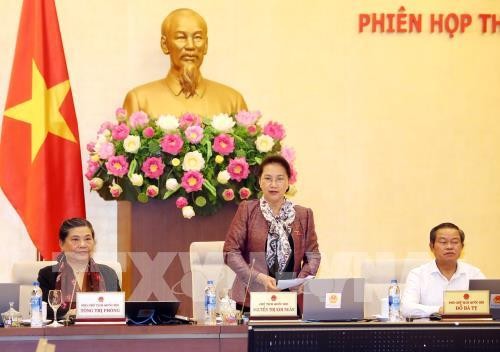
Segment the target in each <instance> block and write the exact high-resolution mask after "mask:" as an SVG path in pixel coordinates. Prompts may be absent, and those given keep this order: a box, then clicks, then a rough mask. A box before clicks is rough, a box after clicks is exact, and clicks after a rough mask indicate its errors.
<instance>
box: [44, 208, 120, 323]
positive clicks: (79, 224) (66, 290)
mask: <svg viewBox="0 0 500 352" xmlns="http://www.w3.org/2000/svg"><path fill="white" fill-rule="evenodd" d="M59 245H60V247H61V254H59V255H58V256H57V259H56V260H57V264H56V265H52V266H46V267H45V268H42V269H40V271H39V272H38V282H39V283H40V288H41V289H42V293H43V297H42V299H43V300H44V301H45V302H48V295H49V291H50V290H61V291H62V301H63V303H62V305H61V307H60V309H59V311H58V317H59V316H64V315H65V314H66V313H68V311H70V309H74V308H75V306H76V303H75V299H76V292H99V291H121V290H120V284H119V281H118V277H117V275H116V273H115V271H114V270H113V269H111V268H110V267H109V266H107V265H103V264H96V262H94V259H92V254H93V252H94V247H95V238H94V229H93V227H92V224H91V223H90V222H89V221H87V220H85V219H80V218H72V219H68V220H65V221H64V222H63V223H62V225H61V228H60V229H59ZM59 313H60V314H59ZM70 314H71V312H70ZM47 318H48V319H52V318H53V313H52V311H51V310H48V312H47Z"/></svg>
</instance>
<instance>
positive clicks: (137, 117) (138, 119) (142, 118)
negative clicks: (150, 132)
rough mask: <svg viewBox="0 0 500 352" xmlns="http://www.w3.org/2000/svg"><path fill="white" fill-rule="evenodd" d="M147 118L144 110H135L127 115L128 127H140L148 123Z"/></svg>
mask: <svg viewBox="0 0 500 352" xmlns="http://www.w3.org/2000/svg"><path fill="white" fill-rule="evenodd" d="M148 122H149V118H148V115H147V114H146V113H145V112H144V111H136V112H134V113H133V114H132V115H130V117H129V123H130V127H132V128H141V127H144V126H146V125H147V124H148Z"/></svg>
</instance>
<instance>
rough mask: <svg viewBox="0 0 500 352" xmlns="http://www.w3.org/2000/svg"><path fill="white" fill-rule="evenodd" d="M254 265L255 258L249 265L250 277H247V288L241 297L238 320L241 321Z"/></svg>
mask: <svg viewBox="0 0 500 352" xmlns="http://www.w3.org/2000/svg"><path fill="white" fill-rule="evenodd" d="M254 264H255V258H253V260H252V265H250V275H249V276H248V282H247V288H246V290H245V296H244V297H243V302H242V303H241V312H240V319H241V320H243V310H244V309H245V301H246V299H247V295H248V290H249V289H250V281H251V279H252V270H253V266H254Z"/></svg>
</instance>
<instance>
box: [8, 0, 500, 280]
mask: <svg viewBox="0 0 500 352" xmlns="http://www.w3.org/2000/svg"><path fill="white" fill-rule="evenodd" d="M56 4H57V7H58V12H59V20H60V24H61V31H62V36H63V40H64V45H65V49H66V57H67V62H68V67H69V71H70V78H71V83H72V88H73V95H74V98H75V104H76V111H77V115H78V119H79V126H80V137H81V140H82V141H88V140H90V139H91V138H93V137H94V135H95V132H96V130H97V128H98V126H99V124H100V122H102V121H103V120H105V119H107V118H111V117H112V114H113V111H114V109H115V107H116V106H118V105H120V104H121V102H122V99H123V97H124V94H125V92H126V91H127V90H128V89H130V88H132V87H133V86H135V85H138V84H140V83H142V82H145V81H149V80H152V79H155V78H157V77H161V76H163V75H164V74H165V73H166V71H167V68H168V61H167V59H166V58H165V57H164V56H162V54H161V51H160V48H159V35H158V32H159V27H160V23H161V21H162V19H163V17H164V16H165V15H166V14H167V13H168V12H169V11H171V10H172V9H174V8H177V7H192V8H193V9H195V10H197V11H199V12H200V13H201V14H202V15H203V16H204V17H205V19H206V20H207V22H208V26H209V38H210V42H209V53H208V56H207V58H206V61H205V63H204V67H203V71H204V74H205V76H206V77H209V78H212V79H215V80H218V81H221V82H224V83H226V84H229V85H231V86H233V87H235V88H237V89H238V90H239V91H241V92H242V93H243V95H244V96H245V98H246V100H247V103H248V105H249V106H250V108H252V109H260V110H261V111H262V112H263V113H264V116H265V118H266V119H276V120H278V121H281V122H283V123H285V125H286V127H287V139H286V142H287V143H288V144H290V145H292V146H294V147H295V148H296V150H297V153H298V170H299V182H298V188H299V193H298V195H297V196H296V198H295V199H296V201H297V202H298V203H300V204H303V205H306V206H309V207H311V208H313V210H314V212H315V217H316V226H317V231H318V234H319V240H320V246H321V251H322V252H323V254H324V257H325V260H324V261H323V265H322V267H321V275H322V276H325V277H326V276H351V275H357V274H358V273H359V269H358V266H359V263H360V261H361V260H363V259H366V258H368V259H376V258H387V257H389V258H407V257H422V256H424V257H425V256H428V251H427V242H428V240H427V238H428V231H429V229H430V228H431V227H432V226H434V225H436V224H437V223H439V222H443V221H452V222H455V223H457V224H459V225H460V226H462V227H463V228H464V230H465V232H466V236H467V237H466V250H465V253H464V259H465V260H467V261H468V262H470V263H473V264H475V265H477V266H479V267H480V268H481V269H482V270H483V271H484V273H485V274H486V275H487V276H491V277H500V269H499V266H498V259H497V258H498V244H497V242H498V238H499V236H498V229H499V228H500V216H499V215H500V182H499V180H500V163H499V160H500V158H499V156H498V153H499V151H500V123H499V122H498V118H499V117H500V65H499V62H500V45H499V44H498V43H499V38H500V33H498V34H495V35H491V34H488V35H482V34H481V33H480V28H479V25H478V23H477V21H475V23H474V25H473V26H471V27H470V28H469V30H468V32H467V33H465V34H461V35H458V36H457V37H456V38H454V39H450V38H448V37H447V36H446V35H444V34H441V35H436V34H434V35H431V34H429V33H427V31H425V33H421V34H412V35H408V34H407V35H394V34H393V35H387V34H359V33H357V15H358V14H359V13H360V12H368V13H370V12H396V11H397V9H398V8H399V6H401V5H406V6H407V10H408V11H410V12H423V13H425V14H429V13H432V12H436V13H437V12H451V11H455V12H458V13H460V12H469V13H471V14H473V15H477V14H478V13H480V12H486V13H497V14H498V15H499V16H500V5H499V4H500V2H499V1H491V0H474V1H471V0H440V1H435V0H434V1H430V0H420V1H391V0H377V1H373V0H369V1H368V0H365V1H349V0H342V1H340V0H335V1H331V0H322V1H320V0H317V1H306V0H293V1H291V0H287V1H285V0H279V1H278V0H266V1H264V0H258V1H247V0H245V1H232V0H212V1H161V0H148V1H133V0H129V1H124V0H107V1H101V0H86V1H72V0H56ZM19 13H20V1H18V0H3V1H2V2H0V23H2V24H3V26H2V31H0V47H1V48H2V55H0V105H2V108H3V104H4V102H5V94H6V91H7V85H8V78H9V75H10V68H11V64H12V55H13V48H14V45H15V37H16V33H17V26H18V20H19ZM87 208H88V214H89V218H90V220H91V221H92V222H93V223H94V224H95V225H96V228H97V233H98V236H99V237H98V240H99V252H98V256H100V257H101V258H106V259H112V258H114V256H115V254H114V252H113V251H114V248H115V247H114V246H115V243H116V225H115V222H116V210H115V209H116V208H115V205H114V204H113V203H105V202H103V201H101V200H100V199H99V198H97V197H96V196H95V195H88V198H87ZM0 212H1V213H0V214H1V215H0V216H1V220H2V223H5V224H7V225H6V226H3V227H2V228H1V229H0V240H1V242H2V243H10V244H12V246H13V247H14V250H13V251H7V250H6V249H5V248H1V249H0V256H2V258H8V259H7V260H8V261H9V260H10V261H13V260H17V259H18V258H21V257H25V256H26V253H33V250H32V249H30V248H31V247H30V244H29V241H27V240H26V235H25V234H24V232H23V229H22V226H21V224H20V223H19V220H17V219H16V218H15V216H13V215H14V213H13V211H12V209H11V208H10V207H9V205H8V203H7V202H6V201H5V198H4V197H3V195H1V196H0ZM2 247H3V246H2ZM30 255H31V254H30ZM3 268H5V266H3ZM3 268H1V269H0V280H1V281H5V279H6V278H7V279H8V276H9V270H8V269H3Z"/></svg>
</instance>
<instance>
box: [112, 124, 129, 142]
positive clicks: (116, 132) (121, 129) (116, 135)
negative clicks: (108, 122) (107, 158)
mask: <svg viewBox="0 0 500 352" xmlns="http://www.w3.org/2000/svg"><path fill="white" fill-rule="evenodd" d="M129 133H130V128H128V126H127V125H126V124H124V123H121V124H119V125H118V126H115V127H113V129H112V130H111V136H113V139H114V140H117V141H122V140H124V139H125V138H127V136H128V134H129Z"/></svg>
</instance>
